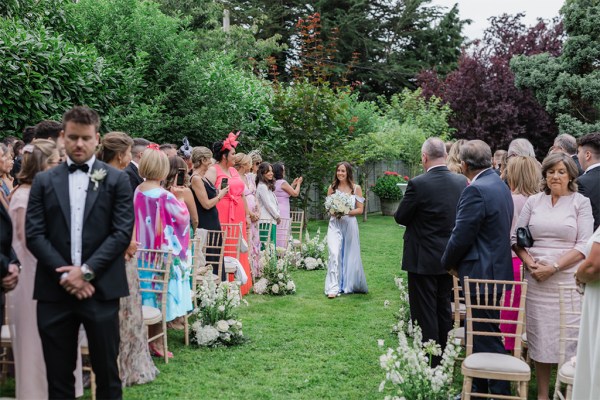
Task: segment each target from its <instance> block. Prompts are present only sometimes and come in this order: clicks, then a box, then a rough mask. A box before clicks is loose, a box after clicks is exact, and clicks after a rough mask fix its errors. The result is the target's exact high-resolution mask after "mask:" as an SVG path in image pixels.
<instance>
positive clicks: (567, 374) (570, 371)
mask: <svg viewBox="0 0 600 400" xmlns="http://www.w3.org/2000/svg"><path fill="white" fill-rule="evenodd" d="M558 378H559V380H560V381H561V382H564V383H569V384H573V379H575V365H573V362H572V361H567V362H566V363H564V364H563V365H562V367H560V370H559V371H558Z"/></svg>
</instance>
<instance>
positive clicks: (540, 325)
mask: <svg viewBox="0 0 600 400" xmlns="http://www.w3.org/2000/svg"><path fill="white" fill-rule="evenodd" d="M578 175H579V171H578V170H577V166H576V165H575V162H574V161H573V159H572V158H571V157H569V156H568V155H566V154H562V153H555V154H551V155H549V156H548V157H546V159H545V160H544V162H543V163H542V177H543V181H542V182H543V192H541V193H538V194H536V195H533V196H530V197H529V198H528V199H527V202H526V203H525V206H524V207H523V210H522V211H521V214H520V215H519V219H518V221H517V228H518V227H525V226H527V227H529V231H530V232H531V237H532V238H533V246H531V247H530V248H528V249H526V248H523V247H520V246H518V245H517V244H516V242H517V240H516V234H515V233H514V232H513V233H512V236H511V242H512V244H513V250H514V251H515V253H516V254H517V255H518V256H519V258H520V259H521V260H522V261H523V264H524V266H525V277H526V279H527V281H528V285H527V301H526V304H525V309H526V310H527V312H526V319H527V323H526V329H527V344H528V347H529V355H530V356H531V359H532V360H533V361H534V362H535V372H536V379H537V389H538V394H537V395H538V399H547V398H548V394H549V387H550V376H551V370H552V365H553V364H556V363H557V362H558V360H559V343H558V338H559V309H558V304H559V301H558V287H559V284H561V283H566V284H573V274H574V273H575V271H576V270H577V267H578V265H579V264H580V262H581V261H582V260H583V258H584V251H585V246H586V243H587V241H588V239H589V238H590V236H591V235H592V230H593V226H594V218H593V216H592V206H591V204H590V199H588V198H587V197H584V196H583V195H581V194H580V193H577V183H576V179H577V177H578ZM566 302H567V304H566V305H567V307H578V306H579V304H578V303H579V302H580V299H578V298H577V297H575V298H569V299H567V301H566ZM566 322H567V324H569V325H571V324H577V323H579V318H578V317H575V316H570V318H567V321H566ZM575 347H576V343H570V344H567V348H566V356H567V359H569V358H571V357H572V356H574V355H575Z"/></svg>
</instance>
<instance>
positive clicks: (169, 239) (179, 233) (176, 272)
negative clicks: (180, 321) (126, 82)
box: [134, 144, 192, 357]
mask: <svg viewBox="0 0 600 400" xmlns="http://www.w3.org/2000/svg"><path fill="white" fill-rule="evenodd" d="M169 169H170V167H169V159H168V158H167V155H166V154H165V153H163V152H162V151H161V150H160V148H159V146H158V145H157V144H151V145H149V146H148V149H147V150H146V151H144V155H143V156H142V159H141V160H140V167H139V171H140V175H141V176H142V177H143V178H145V179H146V180H145V181H144V182H143V183H142V184H140V185H139V186H138V187H137V189H136V190H135V194H134V210H135V237H136V240H137V242H139V243H140V246H141V248H143V249H150V250H172V251H173V258H174V260H179V261H174V265H176V264H177V262H180V261H182V260H183V261H185V260H187V257H188V254H187V252H188V248H189V243H190V214H189V212H188V209H187V207H186V205H185V203H184V202H183V201H180V200H179V199H177V196H175V195H174V194H173V193H171V192H169V191H167V190H165V189H164V188H163V187H162V186H161V182H162V181H164V180H165V179H167V176H168V175H169ZM149 274H151V273H150V272H143V273H142V272H140V280H142V279H148V278H151V276H149ZM144 285H150V284H149V283H144V282H143V281H142V283H141V286H142V287H144ZM185 289H186V285H185V284H184V282H183V275H182V271H181V268H173V269H172V270H171V277H170V278H169V289H168V292H167V315H166V319H167V321H172V320H174V319H175V318H178V317H181V316H184V315H185V314H186V313H187V312H188V311H190V310H191V309H192V303H191V293H190V292H191V288H189V286H187V290H185ZM142 304H143V305H148V306H151V307H157V299H156V296H155V295H154V294H152V293H142ZM158 330H160V324H156V325H152V326H150V327H148V335H149V336H150V337H152V336H155V335H156V334H157V333H158ZM150 346H151V347H150V350H151V352H153V353H154V354H155V355H157V356H159V357H162V356H163V355H164V349H163V348H162V342H161V341H160V340H157V341H155V342H153V343H151V345H150ZM168 356H169V357H172V354H170V353H169V354H168Z"/></svg>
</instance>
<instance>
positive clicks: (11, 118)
mask: <svg viewBox="0 0 600 400" xmlns="http://www.w3.org/2000/svg"><path fill="white" fill-rule="evenodd" d="M125 79H127V76H126V74H123V73H122V72H120V71H116V70H115V69H114V66H112V65H111V64H110V63H109V62H107V61H106V60H105V59H104V58H102V57H100V56H99V55H98V53H97V52H96V49H95V48H94V47H93V46H89V45H76V44H73V43H71V42H69V41H68V40H65V38H64V37H62V36H61V35H59V34H58V33H55V32H52V31H50V30H48V29H46V28H45V27H44V26H43V25H36V26H34V25H33V24H29V23H26V24H25V23H22V22H21V21H19V20H17V19H6V18H0V130H2V131H3V133H5V134H12V135H19V134H20V132H21V131H22V129H23V128H24V127H25V126H27V125H32V124H35V123H37V122H39V121H40V120H42V119H46V118H53V119H60V117H61V115H62V114H63V112H64V111H65V110H67V109H68V108H70V107H72V106H73V104H85V105H88V106H90V107H93V108H95V109H97V110H99V111H100V112H101V113H102V112H105V111H107V110H108V109H109V108H110V104H111V103H112V102H113V101H114V100H115V99H116V97H117V93H118V92H119V90H120V89H119V85H120V83H121V82H122V81H123V80H125Z"/></svg>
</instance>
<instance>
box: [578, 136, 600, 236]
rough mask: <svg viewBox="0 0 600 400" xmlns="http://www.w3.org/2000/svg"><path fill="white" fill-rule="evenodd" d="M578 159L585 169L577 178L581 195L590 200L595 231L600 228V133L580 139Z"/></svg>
mask: <svg viewBox="0 0 600 400" xmlns="http://www.w3.org/2000/svg"><path fill="white" fill-rule="evenodd" d="M577 144H578V145H579V151H578V152H577V157H578V158H579V163H580V164H581V166H582V167H583V169H584V171H585V172H584V173H583V175H580V176H579V178H577V185H578V187H579V193H581V194H582V195H584V196H585V197H587V198H588V199H590V202H591V203H592V215H593V216H594V230H596V229H598V226H600V132H594V133H588V134H587V135H585V136H582V137H580V138H579V140H578V142H577Z"/></svg>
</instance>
